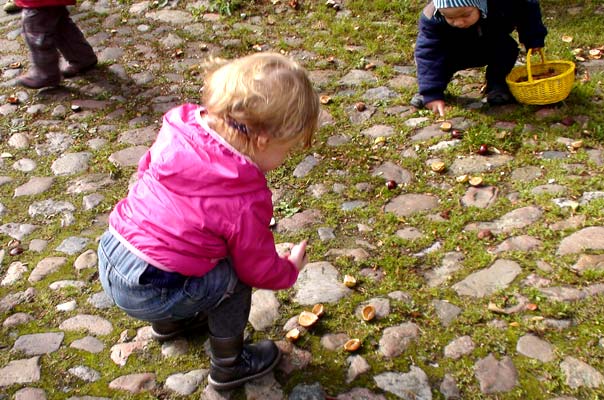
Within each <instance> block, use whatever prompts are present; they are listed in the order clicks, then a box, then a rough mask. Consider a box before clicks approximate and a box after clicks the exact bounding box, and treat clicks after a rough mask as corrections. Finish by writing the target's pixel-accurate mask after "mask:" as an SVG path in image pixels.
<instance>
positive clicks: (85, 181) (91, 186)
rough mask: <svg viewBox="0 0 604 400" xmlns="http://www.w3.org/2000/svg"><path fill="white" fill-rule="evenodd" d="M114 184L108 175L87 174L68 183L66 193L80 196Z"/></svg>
mask: <svg viewBox="0 0 604 400" xmlns="http://www.w3.org/2000/svg"><path fill="white" fill-rule="evenodd" d="M114 183H115V181H114V180H113V179H111V177H110V176H109V175H108V174H101V173H95V174H88V175H85V176H83V177H80V178H77V179H74V180H72V181H71V182H69V186H68V187H67V193H69V194H82V193H90V192H95V191H97V190H100V189H102V188H104V187H107V186H109V185H112V184H114Z"/></svg>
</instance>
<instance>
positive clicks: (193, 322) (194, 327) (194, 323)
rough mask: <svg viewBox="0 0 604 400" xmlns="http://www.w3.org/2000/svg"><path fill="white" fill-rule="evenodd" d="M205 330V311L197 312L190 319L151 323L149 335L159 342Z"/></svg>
mask: <svg viewBox="0 0 604 400" xmlns="http://www.w3.org/2000/svg"><path fill="white" fill-rule="evenodd" d="M207 330H208V316H207V315H206V314H205V313H199V314H198V315H197V316H195V317H193V318H191V319H185V320H180V321H177V320H176V321H156V322H152V323H151V337H153V339H155V340H157V341H158V342H160V343H161V342H165V341H168V340H171V339H174V338H175V337H178V336H182V335H185V334H188V333H198V334H199V333H201V332H204V331H207Z"/></svg>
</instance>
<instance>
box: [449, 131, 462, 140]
mask: <svg viewBox="0 0 604 400" xmlns="http://www.w3.org/2000/svg"><path fill="white" fill-rule="evenodd" d="M451 137H452V138H453V139H461V138H462V137H463V132H462V131H460V130H459V129H453V130H452V131H451Z"/></svg>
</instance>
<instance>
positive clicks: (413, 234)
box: [396, 226, 424, 240]
mask: <svg viewBox="0 0 604 400" xmlns="http://www.w3.org/2000/svg"><path fill="white" fill-rule="evenodd" d="M396 236H398V237H399V238H401V239H405V240H416V239H419V238H421V237H423V236H424V234H423V233H422V232H421V231H420V230H419V229H417V228H414V227H412V226H409V227H406V228H402V229H399V230H398V231H396Z"/></svg>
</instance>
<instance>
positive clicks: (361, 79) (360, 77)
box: [338, 69, 377, 86]
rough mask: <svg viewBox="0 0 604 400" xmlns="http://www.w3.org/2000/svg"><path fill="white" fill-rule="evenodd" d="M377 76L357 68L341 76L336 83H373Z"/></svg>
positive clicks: (346, 84) (343, 84) (348, 84)
mask: <svg viewBox="0 0 604 400" xmlns="http://www.w3.org/2000/svg"><path fill="white" fill-rule="evenodd" d="M375 82H377V78H376V77H375V75H373V74H372V73H371V72H369V71H363V70H358V69H353V70H351V71H350V72H349V73H348V74H346V75H345V76H343V77H342V79H340V80H339V81H338V83H339V84H340V85H342V86H357V85H361V84H364V83H375Z"/></svg>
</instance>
